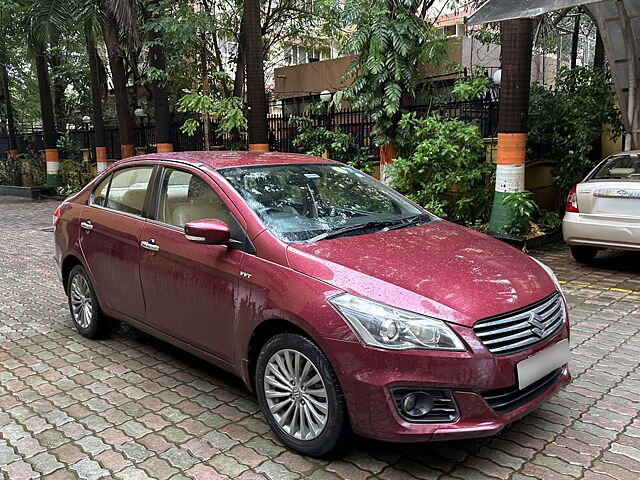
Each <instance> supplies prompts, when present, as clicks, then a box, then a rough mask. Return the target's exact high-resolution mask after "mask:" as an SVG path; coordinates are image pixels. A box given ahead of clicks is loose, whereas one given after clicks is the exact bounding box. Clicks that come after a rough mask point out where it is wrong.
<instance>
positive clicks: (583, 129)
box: [527, 67, 622, 207]
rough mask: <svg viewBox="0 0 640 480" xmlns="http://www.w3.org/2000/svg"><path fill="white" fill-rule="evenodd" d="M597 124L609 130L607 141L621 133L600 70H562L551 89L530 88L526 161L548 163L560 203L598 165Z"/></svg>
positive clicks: (618, 114)
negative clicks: (549, 161) (551, 163)
mask: <svg viewBox="0 0 640 480" xmlns="http://www.w3.org/2000/svg"><path fill="white" fill-rule="evenodd" d="M603 125H610V126H611V127H612V128H611V137H612V138H614V137H617V136H619V135H620V134H621V133H622V121H621V119H620V112H619V111H618V109H617V107H616V105H615V98H614V93H613V90H612V89H611V87H610V85H609V84H608V79H607V77H606V76H605V73H604V72H603V71H602V70H601V69H598V68H589V67H576V68H574V69H568V68H563V69H561V70H560V72H559V73H558V76H557V78H556V89H555V90H547V89H545V88H544V86H543V85H541V84H534V85H532V87H531V101H530V105H529V136H528V138H527V159H528V160H551V161H553V162H554V164H553V167H552V170H551V175H552V177H553V180H554V182H555V184H556V185H557V187H558V190H559V192H558V198H559V199H561V201H562V199H565V198H566V197H567V194H568V193H569V191H570V190H571V187H573V185H575V183H576V182H577V181H579V180H580V179H581V178H582V177H583V176H584V174H585V173H586V172H587V171H588V170H590V169H591V168H593V167H594V166H595V163H596V162H597V161H599V156H598V155H596V156H595V158H594V157H593V156H592V155H591V154H592V150H593V146H594V144H597V141H598V140H599V139H600V137H601V135H602V126H603ZM558 207H561V205H558Z"/></svg>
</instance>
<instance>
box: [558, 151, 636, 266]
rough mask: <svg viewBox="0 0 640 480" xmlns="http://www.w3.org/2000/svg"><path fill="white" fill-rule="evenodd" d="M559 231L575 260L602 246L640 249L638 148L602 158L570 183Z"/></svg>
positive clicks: (582, 259) (588, 257)
mask: <svg viewBox="0 0 640 480" xmlns="http://www.w3.org/2000/svg"><path fill="white" fill-rule="evenodd" d="M562 234H563V236H564V241H565V242H567V244H569V246H570V248H571V254H572V255H573V258H575V259H576V260H577V261H579V262H588V261H590V260H593V259H594V257H595V256H596V254H597V253H598V250H600V249H603V248H611V249H619V250H637V251H640V150H634V151H629V152H620V153H616V154H614V155H611V156H610V157H608V158H605V159H604V160H603V161H602V162H601V163H600V164H599V165H598V166H597V167H596V168H594V169H593V170H592V171H591V173H589V175H587V177H586V178H585V179H584V180H583V181H582V182H580V183H579V184H577V185H576V186H575V187H573V189H572V190H571V193H569V197H568V198H567V206H566V213H565V216H564V219H563V221H562Z"/></svg>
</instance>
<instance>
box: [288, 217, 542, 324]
mask: <svg viewBox="0 0 640 480" xmlns="http://www.w3.org/2000/svg"><path fill="white" fill-rule="evenodd" d="M287 257H288V261H289V264H290V266H291V268H293V269H294V270H297V271H299V272H301V273H303V274H306V275H309V276H311V277H315V278H317V279H319V280H322V281H324V282H326V283H328V284H330V285H332V286H334V287H336V288H339V289H342V290H344V291H347V292H349V293H353V294H356V295H361V296H364V297H367V298H371V299H373V300H376V301H379V302H382V303H386V304H389V305H393V306H395V307H398V308H404V309H407V310H411V311H414V312H418V313H423V314H426V315H431V316H435V317H437V318H441V319H444V320H447V321H451V322H454V323H459V324H462V325H467V326H471V325H473V323H475V322H476V321H477V320H479V319H482V318H487V317H491V316H493V315H498V314H501V313H505V312H509V311H512V310H516V309H519V308H522V307H525V306H527V305H530V304H531V303H534V302H536V301H538V300H541V299H542V298H544V297H546V296H548V295H550V294H551V293H552V292H553V291H555V285H554V283H553V281H552V280H551V279H550V278H549V276H548V275H547V273H546V272H545V271H544V269H543V268H542V267H540V265H538V264H537V263H536V262H535V261H534V260H532V259H531V258H530V257H529V256H528V255H526V254H524V253H523V252H521V251H519V250H516V249H515V248H513V247H511V246H509V245H506V244H505V243H503V242H500V241H498V240H495V239H493V238H491V237H488V236H486V235H484V234H481V233H479V232H476V231H474V230H470V229H467V228H464V227H461V226H458V225H455V224H452V223H449V222H445V221H435V222H432V223H429V224H426V225H420V226H416V227H409V228H403V229H399V230H391V231H387V232H381V233H372V234H367V235H357V236H350V237H342V238H335V239H326V240H321V241H318V242H313V243H304V244H291V245H289V247H288V249H287Z"/></svg>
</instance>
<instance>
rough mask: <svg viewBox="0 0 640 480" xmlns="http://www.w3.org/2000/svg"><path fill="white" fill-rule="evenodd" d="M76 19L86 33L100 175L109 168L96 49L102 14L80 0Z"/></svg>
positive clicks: (87, 0)
mask: <svg viewBox="0 0 640 480" xmlns="http://www.w3.org/2000/svg"><path fill="white" fill-rule="evenodd" d="M74 17H75V18H78V19H80V21H81V24H82V28H83V31H84V39H85V45H86V48H87V58H88V59H89V79H90V81H91V109H92V112H91V113H92V116H91V120H92V122H93V131H94V136H95V145H96V147H95V148H96V150H95V152H96V167H97V170H98V173H100V172H101V171H103V170H104V169H105V168H106V167H107V147H106V142H105V131H104V115H103V111H102V96H103V91H104V87H103V82H102V81H101V78H102V75H101V74H100V71H101V68H103V67H102V61H101V60H100V56H99V55H98V49H97V48H96V38H97V31H98V30H100V18H101V13H100V10H99V8H98V3H97V2H96V1H95V0H80V1H79V2H78V3H77V5H76V14H75V15H74Z"/></svg>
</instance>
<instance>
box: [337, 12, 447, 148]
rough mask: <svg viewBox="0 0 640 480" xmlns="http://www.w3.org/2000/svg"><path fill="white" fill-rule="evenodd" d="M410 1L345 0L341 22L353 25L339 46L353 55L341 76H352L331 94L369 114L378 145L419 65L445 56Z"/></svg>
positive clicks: (410, 90)
mask: <svg viewBox="0 0 640 480" xmlns="http://www.w3.org/2000/svg"><path fill="white" fill-rule="evenodd" d="M419 6H420V2H415V1H413V0H347V1H346V2H345V7H344V11H343V22H344V24H345V25H355V26H356V30H355V31H354V32H353V35H351V37H350V38H349V39H348V40H347V42H346V45H345V50H346V51H347V52H355V54H356V57H355V59H354V61H353V62H352V63H351V65H350V66H349V67H348V68H347V71H346V72H345V75H344V79H345V80H346V79H351V78H352V79H354V80H353V83H351V85H350V86H349V87H347V88H346V89H345V90H344V91H342V92H339V93H338V94H336V95H335V96H334V102H335V104H336V105H340V103H341V102H342V101H343V100H347V101H349V102H351V104H352V105H353V107H354V108H356V109H362V110H365V111H367V112H369V113H371V115H372V117H373V119H374V120H375V122H376V124H375V129H374V134H375V137H376V142H377V143H378V144H384V143H389V142H390V141H391V140H392V139H393V137H394V135H395V131H396V125H397V122H398V120H399V119H400V116H401V113H402V101H403V97H407V96H408V97H413V96H415V94H416V90H417V89H418V88H419V86H420V84H421V82H422V81H423V79H424V77H423V72H422V69H423V68H424V67H425V66H437V65H440V64H442V63H443V62H444V61H445V60H446V59H447V44H446V40H445V38H444V36H443V35H441V34H439V33H438V32H437V30H436V29H435V28H434V26H433V25H432V24H430V23H428V22H426V21H425V20H423V19H422V18H420V16H419V15H418V14H417V13H416V10H417V9H418V8H419Z"/></svg>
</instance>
